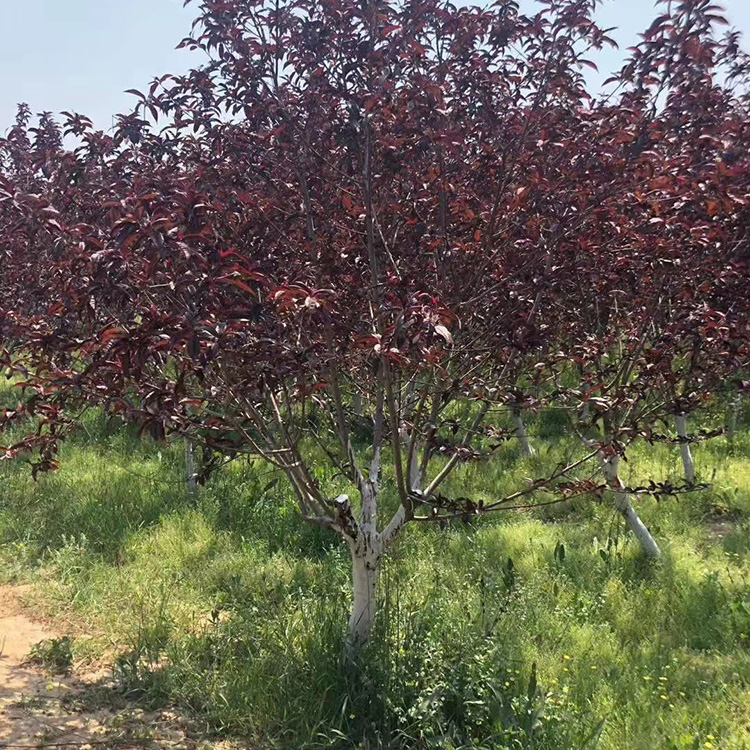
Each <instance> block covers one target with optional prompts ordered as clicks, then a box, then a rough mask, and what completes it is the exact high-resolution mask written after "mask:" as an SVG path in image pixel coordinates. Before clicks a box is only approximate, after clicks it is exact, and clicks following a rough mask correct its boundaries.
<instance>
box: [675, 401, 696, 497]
mask: <svg viewBox="0 0 750 750" xmlns="http://www.w3.org/2000/svg"><path fill="white" fill-rule="evenodd" d="M674 421H675V424H676V425H677V434H678V435H679V436H680V437H681V438H682V439H683V441H681V442H680V453H681V454H682V468H683V470H684V472H685V479H686V480H687V481H688V482H689V483H690V484H695V464H694V463H693V456H692V454H691V453H690V443H688V442H684V441H685V440H686V439H687V415H686V414H685V413H684V412H683V413H682V414H676V415H675V418H674Z"/></svg>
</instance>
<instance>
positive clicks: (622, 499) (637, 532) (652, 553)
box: [601, 456, 661, 558]
mask: <svg viewBox="0 0 750 750" xmlns="http://www.w3.org/2000/svg"><path fill="white" fill-rule="evenodd" d="M601 460H602V470H603V471H604V478H605V479H606V480H607V484H608V485H609V487H610V488H611V489H613V490H614V491H615V493H614V494H615V507H616V508H617V510H619V511H620V513H622V515H623V517H624V518H625V521H626V522H627V524H628V528H629V529H630V530H631V531H632V532H633V536H635V538H636V539H637V540H638V542H639V543H640V545H641V548H642V549H643V552H644V554H645V555H646V556H647V557H653V558H656V557H660V556H661V550H660V549H659V545H658V544H657V543H656V540H655V539H654V538H653V537H652V536H651V532H650V531H649V530H648V529H647V528H646V525H645V524H644V523H643V521H641V519H640V517H639V516H638V514H637V513H636V512H635V508H633V504H632V503H631V502H630V497H629V496H628V493H627V492H624V488H625V485H624V484H623V482H622V480H621V479H620V474H619V470H620V459H619V457H618V456H613V457H612V458H609V459H605V458H603V457H602V459H601Z"/></svg>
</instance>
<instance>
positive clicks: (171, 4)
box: [0, 0, 750, 133]
mask: <svg viewBox="0 0 750 750" xmlns="http://www.w3.org/2000/svg"><path fill="white" fill-rule="evenodd" d="M530 1H531V0H524V4H525V5H527V6H528V5H529V3H530ZM718 2H719V4H721V5H723V6H724V7H725V8H726V10H727V15H728V17H729V19H730V21H731V23H732V25H734V26H736V27H737V28H739V29H740V30H742V31H744V33H745V35H746V37H747V38H748V42H747V46H748V47H750V0H718ZM195 13H196V4H193V5H189V6H188V7H187V8H183V5H182V0H0V133H3V132H5V131H6V130H7V128H8V127H9V126H10V124H11V123H12V120H13V116H14V113H15V106H16V103H17V102H20V101H26V102H28V103H29V104H30V105H31V108H32V110H33V111H34V112H39V111H41V110H44V109H46V110H52V111H55V112H59V111H60V110H65V109H67V110H75V111H77V112H81V113H83V114H87V115H89V116H90V117H92V118H93V120H94V122H95V123H96V125H97V126H98V127H100V128H108V127H109V126H110V125H111V123H112V114H113V113H116V112H120V111H124V110H127V109H128V108H129V107H130V104H131V101H132V97H130V96H128V95H127V94H125V93H124V91H125V89H130V88H143V87H145V86H146V85H147V84H148V83H149V82H150V81H151V79H152V78H153V77H155V76H157V75H160V74H161V73H166V72H182V71H184V70H186V69H187V68H189V67H190V66H191V65H192V64H195V63H197V62H198V61H199V60H200V59H201V56H200V53H190V52H187V51H176V50H175V49H174V47H175V45H176V44H177V43H178V42H179V41H180V40H181V39H182V38H183V37H184V36H186V35H187V34H188V32H189V30H190V23H191V21H192V18H193V16H194V14H195ZM600 13H601V15H600V20H601V22H602V23H603V24H604V25H606V26H617V27H618V31H617V32H616V33H615V35H614V36H615V37H616V38H617V40H618V42H619V43H620V45H621V48H622V49H621V50H620V52H614V53H607V54H606V55H605V56H603V57H602V58H601V59H599V60H598V63H599V65H600V68H601V69H602V77H604V74H605V73H606V74H609V73H610V72H611V71H612V70H614V69H616V68H617V67H618V66H619V64H620V62H621V58H622V54H623V50H624V48H625V47H627V46H628V45H630V44H632V43H633V42H634V41H635V40H636V35H637V34H638V32H640V31H642V30H643V29H644V28H645V27H646V26H647V25H648V23H649V22H650V20H651V19H652V18H653V16H654V14H655V10H654V0H608V2H606V3H605V5H604V7H603V8H602V10H601V11H600Z"/></svg>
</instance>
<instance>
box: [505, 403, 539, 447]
mask: <svg viewBox="0 0 750 750" xmlns="http://www.w3.org/2000/svg"><path fill="white" fill-rule="evenodd" d="M511 414H512V416H513V424H514V425H515V427H516V437H517V438H518V442H519V443H520V444H521V450H522V451H523V454H524V456H533V455H534V453H535V451H534V448H533V447H532V445H531V443H529V438H528V436H527V435H526V427H525V425H524V423H523V418H522V417H521V410H520V409H519V408H518V407H517V406H514V407H513V410H512V412H511Z"/></svg>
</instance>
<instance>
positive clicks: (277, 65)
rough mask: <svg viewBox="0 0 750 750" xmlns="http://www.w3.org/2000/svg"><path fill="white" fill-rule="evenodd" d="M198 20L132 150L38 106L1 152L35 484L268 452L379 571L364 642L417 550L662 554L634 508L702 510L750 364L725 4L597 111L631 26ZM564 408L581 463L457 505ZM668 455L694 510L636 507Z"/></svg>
mask: <svg viewBox="0 0 750 750" xmlns="http://www.w3.org/2000/svg"><path fill="white" fill-rule="evenodd" d="M196 5H197V6H198V9H197V10H198V18H197V20H196V22H195V24H194V27H193V33H192V35H191V36H190V37H189V38H187V39H186V40H184V42H183V43H182V46H184V47H188V48H191V49H197V50H201V51H202V53H203V59H204V60H205V62H204V63H203V64H202V65H201V66H199V67H196V68H195V69H194V70H192V71H190V72H189V73H187V74H186V75H182V76H178V75H165V76H162V77H160V78H158V79H156V80H155V81H154V82H153V84H152V85H151V86H150V88H149V89H148V90H147V91H146V92H139V91H134V92H132V93H133V94H134V96H135V97H136V98H137V106H136V108H135V111H133V112H132V113H130V114H127V115H123V116H120V117H119V118H118V120H117V125H116V127H115V128H114V129H113V131H111V132H109V133H105V132H101V131H98V130H96V129H95V128H94V127H93V125H92V123H91V122H90V120H88V119H87V118H86V117H85V116H82V115H79V114H75V113H63V114H62V119H61V121H60V122H61V124H58V121H57V120H56V119H55V118H54V117H53V116H52V115H51V114H49V113H44V114H42V115H41V116H40V117H39V118H38V122H37V119H36V118H35V119H32V117H31V113H30V110H29V109H28V108H27V107H26V106H21V107H20V108H19V112H18V117H17V120H16V123H15V126H14V127H12V128H11V129H10V130H9V132H8V133H7V135H6V137H5V138H4V139H2V140H0V347H1V348H2V352H1V354H2V360H0V367H2V368H3V370H4V372H5V374H6V375H8V376H14V377H16V379H17V382H18V385H19V391H18V405H17V407H15V408H13V409H6V410H5V411H3V412H2V413H0V418H1V420H2V425H3V426H4V427H6V428H13V429H9V431H8V433H7V434H8V435H14V436H16V438H15V439H13V440H11V439H10V438H8V439H6V440H5V442H6V445H5V447H4V448H3V449H2V453H3V454H4V456H5V458H8V459H10V458H16V457H19V456H20V457H24V458H25V460H28V461H29V462H30V463H31V464H32V465H33V469H34V471H35V472H36V471H39V470H49V469H53V468H55V467H56V455H57V451H58V448H59V445H60V442H61V441H62V440H63V439H64V438H65V436H66V435H67V434H69V433H70V432H71V431H72V430H74V429H75V425H76V422H77V419H78V417H79V416H80V415H81V414H82V413H83V412H84V411H85V410H86V409H90V408H92V407H93V406H96V407H99V408H102V409H104V410H106V412H107V413H109V414H113V415H118V416H120V417H122V418H125V419H127V420H132V421H136V422H138V423H139V424H140V425H141V427H142V429H143V430H144V431H146V432H147V433H148V434H151V435H152V436H153V437H155V438H157V439H160V438H164V437H165V436H168V435H176V436H183V437H184V438H185V439H186V440H187V441H188V444H189V445H190V446H192V447H193V449H192V450H191V451H190V453H189V455H190V456H191V457H193V458H195V459H196V461H197V457H198V456H203V457H204V460H201V461H197V462H196V464H195V467H196V468H195V470H194V472H193V470H192V469H191V472H190V473H191V474H194V476H193V477H192V478H195V475H198V476H199V478H200V477H201V476H202V478H205V475H206V474H207V473H208V471H209V470H210V469H211V467H212V466H214V465H215V464H216V462H217V459H216V457H217V456H221V457H232V456H238V455H242V454H247V455H251V456H256V457H260V458H261V459H262V460H264V461H266V462H268V463H269V464H272V465H273V466H275V467H277V468H278V469H280V470H281V471H283V473H284V474H285V476H286V479H287V480H288V482H289V484H290V486H291V487H292V488H293V490H294V494H295V496H296V499H297V501H298V505H299V513H300V516H301V517H302V518H303V519H304V520H305V521H307V522H309V523H312V524H318V525H321V526H324V527H328V528H330V529H332V530H334V531H335V532H337V533H338V534H339V535H340V536H341V538H342V539H343V540H344V541H345V542H346V543H347V544H348V545H349V547H350V549H351V557H352V566H353V612H352V617H351V621H350V637H351V640H352V642H353V643H355V644H362V643H364V642H365V641H367V639H368V637H369V633H370V629H371V626H372V621H373V617H374V614H375V603H376V600H377V595H376V585H377V579H378V572H379V569H380V565H381V560H382V557H383V554H384V553H385V552H386V550H387V549H388V547H389V545H391V544H392V543H393V542H394V540H396V539H397V538H398V537H399V535H400V534H401V533H402V531H403V529H404V527H405V526H406V525H408V524H412V523H422V524H424V523H434V522H436V521H444V520H445V519H451V518H465V517H467V516H473V515H476V514H483V513H489V512H491V511H495V510H503V509H512V508H518V507H527V506H529V505H534V503H535V502H539V501H540V500H539V498H540V497H541V498H542V499H543V501H544V502H558V501H564V500H569V499H570V498H573V497H579V496H588V497H597V498H598V499H600V500H604V501H606V502H612V503H614V504H615V505H616V507H617V508H618V509H619V510H620V511H621V512H622V514H623V516H624V517H625V519H626V520H627V523H628V525H629V527H630V529H631V530H632V532H633V534H634V535H635V537H636V538H637V539H638V541H639V542H640V544H641V545H642V546H643V550H644V552H645V553H646V554H647V555H650V556H658V555H659V547H658V545H657V542H656V541H655V540H654V538H653V537H652V536H651V534H650V533H649V531H648V529H647V528H646V527H645V525H644V524H643V523H642V522H641V520H640V519H639V517H638V514H637V512H636V510H635V507H634V502H633V498H634V496H635V497H636V498H637V496H638V495H639V494H648V493H650V494H654V495H662V494H667V495H668V494H673V493H679V492H682V491H687V490H690V489H691V488H694V487H695V486H697V485H696V478H695V474H694V470H693V468H692V461H691V459H690V444H691V443H692V442H693V441H695V440H698V439H701V438H703V437H707V436H709V435H708V434H706V433H704V434H702V435H701V434H700V433H696V432H695V431H693V432H692V433H691V432H690V427H689V425H688V424H687V422H688V421H689V415H690V414H691V413H694V412H695V411H696V410H698V409H704V408H707V407H710V406H713V407H714V408H719V406H721V408H724V407H723V405H724V404H726V403H727V402H728V400H730V399H731V398H733V394H736V393H738V392H740V391H741V390H742V388H743V383H742V379H741V373H743V372H746V371H747V366H748V358H749V357H750V336H749V334H750V285H749V284H748V281H749V279H750V273H749V270H750V265H749V264H750V237H748V226H749V225H748V219H749V218H750V119H749V118H748V114H749V112H750V110H749V107H748V105H749V104H750V99H748V91H749V89H748V73H749V72H750V67H749V66H748V59H747V58H746V56H745V55H744V53H743V52H742V51H741V49H740V46H739V39H738V35H737V34H736V33H733V32H731V31H727V30H726V21H725V20H724V19H723V18H722V16H721V14H720V11H719V10H718V9H717V7H716V6H715V5H712V4H711V2H710V0H684V2H677V1H676V0H672V1H671V2H666V0H660V3H659V8H658V9H657V10H658V11H659V15H658V17H656V18H655V20H654V21H653V23H652V24H651V25H650V26H649V27H648V29H647V30H645V33H644V34H643V35H642V37H641V41H640V43H639V44H638V45H637V46H636V47H635V48H633V49H632V50H631V51H630V54H629V57H628V59H627V60H626V62H625V64H624V66H623V67H622V69H621V70H619V72H617V73H616V74H615V75H614V76H613V77H612V78H611V79H610V80H609V82H608V84H607V86H606V87H605V91H606V92H607V93H606V94H604V95H598V94H597V95H596V96H595V97H592V94H591V92H589V91H588V90H587V80H586V77H585V74H586V72H587V70H588V69H589V68H592V67H594V63H593V62H592V60H591V58H592V57H595V56H596V52H597V51H598V50H600V49H602V48H603V47H605V46H607V45H612V44H613V40H612V39H611V38H610V37H609V36H608V33H610V32H611V30H606V29H602V28H600V27H599V26H598V25H597V23H596V20H595V11H596V6H597V5H598V2H597V0H540V1H539V2H538V3H537V7H536V8H535V10H534V12H532V13H530V14H527V15H524V14H523V13H522V12H521V11H520V10H519V7H518V3H517V2H515V1H514V0H497V2H495V3H493V4H492V5H491V6H490V7H487V8H482V9H480V8H476V7H463V6H461V7H457V6H455V5H453V4H452V3H451V2H447V1H446V0H203V1H202V2H200V3H196ZM549 407H554V408H557V409H559V410H561V411H562V412H563V413H565V414H566V415H567V416H568V418H569V419H568V423H569V430H570V434H571V435H572V436H575V435H577V436H578V437H579V438H580V440H576V441H573V442H574V443H575V444H576V445H577V446H578V447H577V449H576V450H575V451H572V452H571V453H570V456H569V459H567V460H566V461H564V462H563V463H559V464H558V463H555V464H553V465H549V466H543V462H541V461H539V459H537V461H535V462H534V465H537V466H543V469H544V470H543V471H540V476H538V477H536V478H533V479H531V480H530V481H529V482H527V483H526V484H525V485H523V486H521V487H519V488H518V490H517V491H516V492H515V493H514V494H511V495H508V496H503V497H497V498H496V499H494V500H492V501H491V502H487V501H485V502H484V503H480V502H479V501H478V500H476V499H472V498H467V497H464V496H462V495H461V494H457V493H451V492H448V491H447V490H446V487H449V486H453V485H451V483H450V482H448V483H447V482H446V480H448V479H449V477H450V476H451V473H452V472H453V471H454V469H455V468H456V467H457V466H459V465H460V464H461V463H462V462H465V461H470V460H479V459H483V458H487V457H488V456H491V454H492V452H493V450H495V449H496V448H497V446H499V445H500V444H502V443H503V442H504V441H505V440H514V439H517V440H519V441H520V442H521V444H522V445H523V448H524V450H525V451H526V452H527V453H530V452H532V451H533V441H531V440H530V439H529V438H528V437H527V436H526V432H525V428H524V414H525V413H528V412H534V411H538V410H540V409H542V408H549ZM501 413H504V414H506V415H507V416H508V417H509V419H504V420H500V419H499V414H501ZM502 424H508V425H512V427H510V428H508V429H505V428H503V427H501V425H502ZM22 425H27V427H26V428H25V429H24V428H23V427H22ZM29 426H32V427H33V429H29ZM19 435H22V437H19ZM637 440H647V441H651V442H654V441H664V440H671V441H672V442H675V443H678V444H679V445H680V447H681V449H682V453H683V458H684V460H685V468H686V477H685V482H684V483H683V482H680V483H679V484H670V483H665V482H661V483H659V482H652V483H651V484H650V485H648V486H645V487H626V486H625V484H624V483H623V481H622V480H621V478H620V470H619V463H620V461H621V460H622V459H623V458H625V457H626V454H627V450H628V448H629V446H630V445H632V443H633V442H634V441H637ZM321 465H323V466H325V467H327V469H326V472H327V475H328V476H330V475H331V474H335V475H336V476H337V482H338V483H339V485H340V488H341V492H340V494H338V495H337V496H335V497H334V496H330V494H327V492H326V489H325V488H324V487H323V486H322V485H321V483H320V481H319V479H318V477H320V476H321V472H320V471H319V467H320V466H321ZM327 486H328V485H327ZM539 493H541V495H540V494H539ZM550 498H552V499H550ZM636 504H637V503H636Z"/></svg>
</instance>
